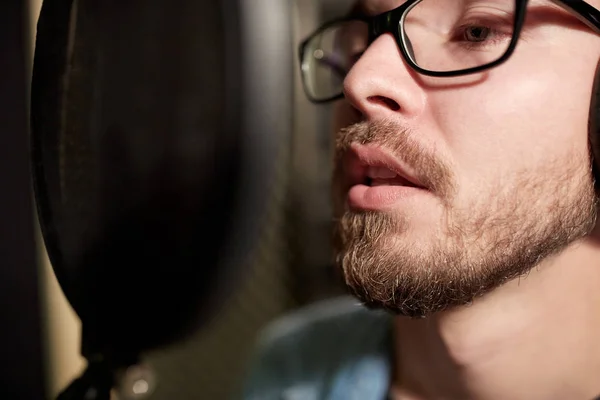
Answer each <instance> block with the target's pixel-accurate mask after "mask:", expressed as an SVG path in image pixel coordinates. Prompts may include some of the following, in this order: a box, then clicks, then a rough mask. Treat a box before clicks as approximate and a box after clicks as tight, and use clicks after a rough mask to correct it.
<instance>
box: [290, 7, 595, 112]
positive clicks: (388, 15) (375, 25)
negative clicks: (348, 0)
mask: <svg viewBox="0 0 600 400" xmlns="http://www.w3.org/2000/svg"><path fill="white" fill-rule="evenodd" d="M421 1H424V0H407V1H406V2H405V3H403V4H402V5H401V6H399V7H397V8H395V9H393V10H390V11H387V12H384V13H382V14H379V15H375V16H373V17H367V16H361V15H354V16H349V17H344V18H339V19H335V20H332V21H329V22H327V23H325V24H324V25H322V26H321V27H320V28H319V29H317V30H316V31H315V32H314V33H313V34H312V35H310V36H309V37H308V38H306V39H305V40H303V41H302V43H301V44H300V47H299V56H300V58H299V60H300V67H301V69H302V67H303V65H304V57H305V51H306V47H307V46H308V44H309V42H310V41H311V40H312V39H313V38H314V37H315V36H318V35H320V34H321V33H323V32H324V31H325V30H327V29H329V28H330V27H331V26H333V25H335V24H339V23H341V22H346V21H363V22H366V23H367V24H368V27H369V28H368V29H369V41H368V43H369V44H371V43H373V42H374V41H375V39H377V38H378V37H379V36H381V35H383V34H385V33H391V34H392V35H393V36H394V39H395V40H396V44H397V45H398V47H399V48H400V51H401V53H402V56H403V57H404V60H405V61H406V62H407V63H408V65H410V67H411V68H412V69H414V70H415V71H417V72H418V73H420V74H423V75H427V76H435V77H453V76H459V75H467V74H473V73H477V72H481V71H483V70H486V69H490V68H493V67H496V66H498V65H500V64H502V63H504V62H505V61H506V60H508V59H509V58H510V56H511V55H512V54H513V52H514V50H515V48H516V47H517V43H518V41H519V36H520V33H521V29H522V28H523V23H524V21H525V15H526V13H527V4H528V3H529V0H515V3H516V4H515V16H514V18H515V20H514V32H513V37H512V39H511V42H510V44H509V46H508V49H507V50H506V52H505V53H504V54H503V55H502V57H500V58H498V59H497V60H495V61H492V62H490V63H487V64H484V65H481V66H478V67H473V68H467V69H462V70H457V71H442V72H440V71H430V70H427V69H424V68H421V67H419V66H418V65H417V64H416V63H415V62H414V60H413V59H412V57H411V56H410V53H409V51H408V48H409V43H408V38H407V37H406V33H405V29H404V18H405V17H406V15H407V14H408V12H409V11H410V10H411V9H412V8H413V7H415V6H416V5H417V4H418V3H420V2H421ZM551 1H552V2H554V3H556V4H557V5H559V6H561V7H563V8H564V9H566V10H567V11H570V12H571V13H573V14H575V16H576V17H578V18H579V19H580V20H581V21H582V22H583V23H585V24H586V25H587V26H589V27H590V28H591V29H592V30H594V31H595V32H596V33H599V34H600V10H598V9H596V8H595V7H593V6H591V5H590V4H588V3H586V2H585V1H584V0H551ZM399 27H400V29H399ZM301 72H302V82H303V85H304V92H305V93H306V95H307V97H308V98H309V100H310V101H312V102H313V103H326V102H330V101H333V100H337V99H340V98H342V97H343V96H344V94H343V93H340V94H337V95H334V96H331V97H329V98H325V99H317V98H313V97H312V96H311V95H310V91H309V90H308V88H307V85H306V80H305V77H304V71H301Z"/></svg>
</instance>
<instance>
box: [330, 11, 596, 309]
mask: <svg viewBox="0 0 600 400" xmlns="http://www.w3.org/2000/svg"><path fill="white" fill-rule="evenodd" d="M425 1H428V0H425ZM506 1H512V0H506ZM363 3H364V4H363V5H364V8H365V9H367V10H369V11H370V12H371V13H380V12H384V11H387V10H390V9H392V8H395V7H398V6H399V5H400V4H402V1H400V0H365V1H364V2H363ZM530 3H531V4H532V6H533V5H535V10H536V11H535V12H530V13H529V14H528V17H527V20H526V22H525V25H524V28H523V33H522V35H521V39H520V42H519V44H518V46H517V48H516V50H515V52H514V54H513V55H512V57H511V58H510V59H509V60H508V61H507V62H506V63H504V64H502V65H500V66H499V67H496V68H494V69H491V70H487V71H484V72H482V73H478V74H474V75H466V76H461V77H454V78H432V77H427V76H423V75H419V74H417V73H416V72H415V71H413V70H411V69H410V67H409V66H407V65H406V63H405V62H404V60H403V59H402V57H401V55H400V52H399V49H398V47H397V45H396V43H395V41H394V38H393V37H392V36H391V35H389V34H386V35H383V36H380V37H379V38H378V39H377V40H376V41H375V42H373V43H372V44H371V46H370V47H369V48H368V49H367V51H366V52H365V53H364V54H363V55H362V56H361V57H360V58H359V59H358V61H357V62H356V63H355V64H354V65H353V67H352V69H351V70H350V72H349V73H348V75H347V76H346V79H345V81H344V93H345V100H343V101H340V102H339V103H337V104H336V107H335V132H336V158H335V159H336V164H335V173H334V206H335V210H336V217H337V224H336V228H337V229H336V239H337V240H336V252H337V260H338V263H339V265H340V267H341V268H342V269H343V272H344V274H345V278H346V282H347V284H348V285H349V287H350V288H351V289H352V291H353V292H354V293H355V294H356V295H357V296H358V297H359V298H360V299H361V300H363V301H364V302H365V303H366V304H367V305H369V306H373V307H383V308H387V309H389V310H391V311H393V312H396V313H398V314H401V315H409V316H424V315H428V314H431V313H433V312H436V311H440V310H444V309H447V308H449V307H452V306H457V305H463V304H466V303H469V302H470V301H472V300H473V299H474V298H476V297H477V296H480V295H482V294H484V293H486V292H488V291H490V290H492V289H494V288H496V287H497V286H499V285H501V284H502V283H504V282H506V281H507V280H510V279H512V278H515V277H517V276H520V275H522V274H524V273H527V272H528V271H529V270H530V269H531V268H533V267H534V266H536V265H537V264H538V263H539V262H540V261H542V260H544V259H546V258H548V257H549V256H551V255H555V254H557V253H558V252H560V251H561V250H562V249H564V248H565V247H566V246H567V245H569V244H571V243H572V242H574V241H576V240H577V239H580V238H582V237H583V236H585V235H587V234H588V233H589V232H590V231H591V229H592V228H593V226H594V223H595V210H596V207H595V206H596V204H595V203H596V201H595V194H594V185H593V178H592V173H591V161H590V153H589V152H590V150H589V144H588V121H589V110H590V99H591V95H592V82H593V80H594V76H595V72H596V68H597V65H598V60H599V58H600V38H599V37H598V36H597V35H596V34H595V33H594V32H592V31H591V30H590V29H589V28H587V27H585V26H584V25H583V24H581V23H579V22H578V20H577V19H576V18H575V17H574V16H572V15H571V14H569V13H567V12H566V11H564V10H562V9H560V8H558V7H556V6H554V5H553V3H551V2H550V1H549V0H539V1H538V0H531V1H530ZM597 3H598V2H597V1H595V2H592V3H591V4H592V5H594V6H595V7H598V4H597Z"/></svg>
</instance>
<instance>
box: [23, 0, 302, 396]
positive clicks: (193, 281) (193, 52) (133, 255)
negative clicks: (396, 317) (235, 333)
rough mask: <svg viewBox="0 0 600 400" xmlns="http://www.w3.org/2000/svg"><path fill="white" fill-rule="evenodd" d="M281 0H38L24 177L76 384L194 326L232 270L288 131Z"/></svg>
mask: <svg viewBox="0 0 600 400" xmlns="http://www.w3.org/2000/svg"><path fill="white" fill-rule="evenodd" d="M284 3H286V2H281V1H278V0H252V1H249V2H246V1H243V0H228V1H217V0H151V1H148V0H45V1H44V2H43V5H42V9H41V13H40V18H39V21H38V31H37V39H36V50H35V58H34V69H33V79H32V95H31V121H32V125H31V128H32V137H31V145H32V160H33V174H34V176H33V184H34V192H35V196H36V204H37V208H38V217H39V221H40V224H41V230H42V234H43V238H44V242H45V245H46V249H47V251H48V256H49V259H50V262H51V264H52V267H53V269H54V272H55V275H56V277H57V279H58V281H59V283H60V285H61V288H62V290H63V291H64V293H65V295H66V297H67V299H68V301H69V302H70V304H71V305H72V306H73V308H74V310H75V311H76V313H77V314H78V316H79V317H80V319H81V322H82V336H83V338H82V354H83V355H84V356H85V357H86V358H87V359H88V361H89V362H90V364H93V365H91V366H90V367H88V372H86V373H85V374H84V376H83V378H80V382H79V384H80V386H81V385H83V386H86V385H87V386H90V385H91V384H90V381H91V380H95V381H96V383H95V385H96V386H98V385H100V384H99V383H98V382H100V381H101V380H102V379H104V381H105V382H109V381H110V382H111V383H110V384H111V385H112V380H111V379H112V378H111V377H112V372H113V371H114V370H115V369H116V368H120V367H124V366H128V365H131V364H134V363H135V362H136V360H137V358H138V356H139V355H140V354H141V353H142V352H144V351H146V350H149V349H153V348H156V347H159V346H165V345H168V344H170V343H173V342H175V341H178V340H181V339H182V338H184V337H186V336H187V335H189V334H191V333H193V332H195V331H197V330H198V329H199V328H201V327H203V326H205V325H206V324H207V323H208V321H209V319H210V317H211V316H212V315H213V314H214V312H215V310H217V309H218V306H219V305H220V304H222V303H223V302H224V301H225V300H226V298H227V294H228V292H230V291H231V290H233V288H234V287H235V285H234V283H235V280H236V279H238V278H240V277H242V276H243V269H244V267H247V266H248V262H246V257H247V256H248V254H249V252H250V251H251V250H252V247H253V245H254V244H255V243H256V238H257V237H258V235H259V232H260V229H261V220H262V219H263V216H264V213H265V211H266V207H267V198H268V197H269V195H270V191H271V185H272V183H273V179H274V177H275V169H276V162H277V157H275V155H276V154H278V153H279V152H280V151H281V146H284V145H285V144H286V143H288V140H287V138H286V136H287V135H289V133H290V124H291V99H292V78H291V62H292V60H291V59H292V43H291V28H290V24H289V22H290V16H289V5H287V4H284ZM96 361H97V362H96ZM94 363H96V364H94ZM98 363H99V364H98ZM98 365H100V367H99V366H98ZM90 371H91V372H90ZM90 374H91V375H90ZM92 375H93V376H92ZM81 379H83V380H84V381H85V382H83V383H82V381H81ZM102 385H104V384H102ZM106 385H108V383H107V384H106ZM106 385H104V386H106ZM92 386H93V385H92ZM88 389H89V388H88ZM97 389H99V388H98V387H96V389H95V390H96V391H98V390H97ZM73 390H74V389H73ZM73 390H71V392H70V393H71V395H69V396H70V397H68V398H77V396H80V395H81V393H82V390H83V389H81V388H80V389H77V390H78V393H79V394H75V395H73V393H75V392H74V391H73ZM86 390H87V389H86ZM88 392H89V390H88ZM65 393H66V392H65ZM63 395H64V394H63ZM102 396H104V395H102V394H98V397H93V398H102ZM64 398H67V397H66V396H65V397H64Z"/></svg>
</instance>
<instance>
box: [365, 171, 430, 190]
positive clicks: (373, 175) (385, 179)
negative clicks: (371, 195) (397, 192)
mask: <svg viewBox="0 0 600 400" xmlns="http://www.w3.org/2000/svg"><path fill="white" fill-rule="evenodd" d="M363 184H364V185H366V186H369V187H375V186H408V187H420V186H418V185H416V184H414V183H413V182H411V181H409V180H408V179H406V178H404V177H402V176H400V175H398V174H397V173H396V172H394V171H392V170H391V169H388V168H386V167H374V166H367V167H366V168H365V171H364V180H363Z"/></svg>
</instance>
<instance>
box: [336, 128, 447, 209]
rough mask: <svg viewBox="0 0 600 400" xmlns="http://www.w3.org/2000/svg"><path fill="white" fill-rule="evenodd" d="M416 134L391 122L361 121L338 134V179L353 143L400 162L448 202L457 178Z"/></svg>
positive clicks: (445, 163) (429, 188)
mask: <svg viewBox="0 0 600 400" xmlns="http://www.w3.org/2000/svg"><path fill="white" fill-rule="evenodd" d="M415 135H416V133H415V132H414V131H412V130H410V129H408V128H406V127H403V126H401V125H400V124H398V123H396V122H393V121H390V120H381V121H362V122H359V123H356V124H354V125H350V126H348V127H346V128H343V129H341V130H340V131H339V133H338V135H337V136H336V141H335V172H334V175H335V177H336V179H339V178H341V175H342V171H341V169H342V158H343V157H344V155H345V154H346V153H347V151H348V149H349V148H350V146H351V145H352V144H354V143H357V144H362V145H367V144H371V145H377V146H379V147H382V148H385V149H386V150H388V151H390V152H391V153H392V154H394V156H396V157H397V158H398V159H401V160H402V161H403V162H404V163H405V164H406V165H408V166H409V167H410V168H411V169H412V170H413V171H414V173H415V174H416V178H417V179H418V180H419V182H420V183H422V184H423V185H424V186H425V187H426V188H427V189H428V190H430V191H431V192H433V193H435V194H437V195H438V196H440V197H442V198H444V199H448V198H449V197H451V196H452V194H453V193H454V192H455V184H454V181H455V180H454V176H453V174H452V169H451V168H450V165H449V163H448V162H445V161H444V160H443V159H442V158H441V157H440V155H439V154H436V153H434V152H432V151H431V150H429V149H426V148H424V147H423V145H422V144H420V143H419V142H418V141H416V140H415V139H414V137H415Z"/></svg>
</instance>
